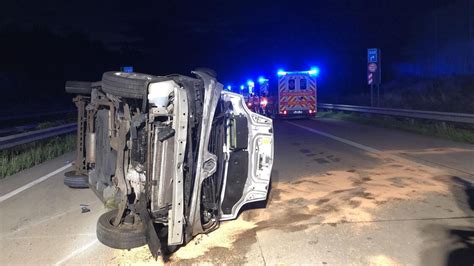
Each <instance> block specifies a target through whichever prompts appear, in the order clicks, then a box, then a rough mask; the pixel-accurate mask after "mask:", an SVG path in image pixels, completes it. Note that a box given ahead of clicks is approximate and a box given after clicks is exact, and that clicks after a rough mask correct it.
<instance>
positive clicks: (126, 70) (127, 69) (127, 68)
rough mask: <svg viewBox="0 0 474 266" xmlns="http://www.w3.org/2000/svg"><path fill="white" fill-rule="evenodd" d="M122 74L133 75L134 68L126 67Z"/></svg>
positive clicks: (123, 68)
mask: <svg viewBox="0 0 474 266" xmlns="http://www.w3.org/2000/svg"><path fill="white" fill-rule="evenodd" d="M122 72H125V73H133V67H132V66H124V67H122Z"/></svg>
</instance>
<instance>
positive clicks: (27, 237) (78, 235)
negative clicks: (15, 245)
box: [2, 233, 96, 240]
mask: <svg viewBox="0 0 474 266" xmlns="http://www.w3.org/2000/svg"><path fill="white" fill-rule="evenodd" d="M80 236H96V233H87V234H64V235H40V236H31V235H29V236H17V237H5V238H2V239H5V240H23V239H27V240H28V239H54V238H64V237H71V238H76V237H80Z"/></svg>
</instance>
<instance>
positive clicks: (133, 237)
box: [97, 210, 147, 249]
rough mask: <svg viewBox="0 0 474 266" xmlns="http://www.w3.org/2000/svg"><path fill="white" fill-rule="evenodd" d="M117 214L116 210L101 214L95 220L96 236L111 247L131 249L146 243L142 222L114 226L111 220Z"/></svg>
mask: <svg viewBox="0 0 474 266" xmlns="http://www.w3.org/2000/svg"><path fill="white" fill-rule="evenodd" d="M115 216H117V210H112V211H109V212H106V213H104V214H102V215H101V216H100V217H99V220H98V221H97V238H98V239H99V241H100V242H101V243H102V244H104V245H106V246H108V247H111V248H118V249H132V248H137V247H141V246H144V245H146V244H147V241H146V229H145V226H144V225H143V223H139V224H133V225H126V224H120V225H119V226H118V227H115V226H114V225H113V224H112V222H113V220H114V219H115Z"/></svg>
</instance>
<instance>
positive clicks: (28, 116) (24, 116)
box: [0, 110, 76, 122]
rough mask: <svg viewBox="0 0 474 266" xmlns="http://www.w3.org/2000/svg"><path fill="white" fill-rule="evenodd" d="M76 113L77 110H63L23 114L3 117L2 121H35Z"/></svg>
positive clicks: (0, 118)
mask: <svg viewBox="0 0 474 266" xmlns="http://www.w3.org/2000/svg"><path fill="white" fill-rule="evenodd" d="M74 112H76V110H62V111H53V112H45V113H32V114H21V115H6V116H1V117H0V121H2V122H3V121H10V120H20V119H35V118H41V117H48V116H54V115H64V114H71V113H74Z"/></svg>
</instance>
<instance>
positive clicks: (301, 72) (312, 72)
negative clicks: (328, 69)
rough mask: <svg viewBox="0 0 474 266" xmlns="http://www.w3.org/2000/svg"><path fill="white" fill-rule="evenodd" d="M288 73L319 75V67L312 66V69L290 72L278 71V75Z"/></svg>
mask: <svg viewBox="0 0 474 266" xmlns="http://www.w3.org/2000/svg"><path fill="white" fill-rule="evenodd" d="M287 74H308V75H310V76H318V75H319V68H317V67H312V68H311V69H310V70H308V71H290V72H287V71H283V70H281V69H280V70H278V72H277V75H278V76H285V75H287Z"/></svg>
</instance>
